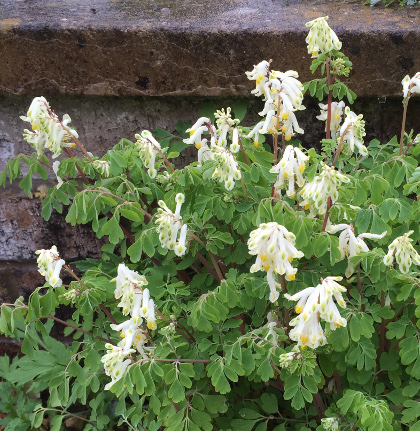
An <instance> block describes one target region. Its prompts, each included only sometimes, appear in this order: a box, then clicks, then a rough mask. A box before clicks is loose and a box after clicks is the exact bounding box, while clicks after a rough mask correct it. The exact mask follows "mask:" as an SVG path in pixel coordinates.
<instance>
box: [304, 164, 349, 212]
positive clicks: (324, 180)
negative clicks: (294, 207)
mask: <svg viewBox="0 0 420 431" xmlns="http://www.w3.org/2000/svg"><path fill="white" fill-rule="evenodd" d="M321 165H322V172H321V173H320V174H319V175H317V176H316V177H315V178H314V180H313V181H311V182H310V183H307V184H305V186H304V187H303V189H302V190H301V191H300V195H301V197H302V198H303V199H304V200H303V202H302V206H304V208H305V209H308V208H309V207H310V206H311V204H312V203H313V205H314V206H315V208H316V209H317V211H318V214H324V213H325V211H326V209H327V199H328V198H331V200H332V202H333V203H334V202H336V201H337V199H338V190H337V188H338V187H339V186H340V185H341V184H342V183H348V182H350V179H349V178H348V177H346V176H345V175H343V174H342V173H340V172H338V171H336V170H335V169H334V167H332V166H328V165H326V164H325V163H322V162H321Z"/></svg>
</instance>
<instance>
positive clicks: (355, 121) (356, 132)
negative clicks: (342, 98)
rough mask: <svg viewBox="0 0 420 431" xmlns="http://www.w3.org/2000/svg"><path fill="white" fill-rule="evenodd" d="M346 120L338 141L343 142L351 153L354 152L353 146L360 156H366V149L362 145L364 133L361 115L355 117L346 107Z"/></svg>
mask: <svg viewBox="0 0 420 431" xmlns="http://www.w3.org/2000/svg"><path fill="white" fill-rule="evenodd" d="M344 112H345V114H346V118H345V119H344V123H343V125H342V126H341V129H340V139H341V140H343V141H345V142H346V143H347V145H348V146H349V149H350V151H351V152H353V151H354V146H355V145H356V147H357V148H358V150H359V153H360V154H361V155H362V156H367V155H368V151H367V148H366V147H365V146H364V145H363V137H364V136H366V133H365V121H364V120H362V118H363V115H362V114H360V115H356V114H355V113H354V112H353V111H350V108H349V107H348V106H346V109H345V111H344Z"/></svg>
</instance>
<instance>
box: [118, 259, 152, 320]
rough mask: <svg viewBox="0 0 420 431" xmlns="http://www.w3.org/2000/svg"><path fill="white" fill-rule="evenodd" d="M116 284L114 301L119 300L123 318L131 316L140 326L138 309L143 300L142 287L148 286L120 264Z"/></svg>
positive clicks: (140, 277) (143, 279)
mask: <svg viewBox="0 0 420 431" xmlns="http://www.w3.org/2000/svg"><path fill="white" fill-rule="evenodd" d="M116 282H117V285H116V288H115V292H114V295H115V298H116V299H119V298H121V300H120V303H119V304H118V307H121V308H122V313H123V314H124V316H126V315H127V314H131V316H132V318H133V319H134V321H135V323H136V324H140V323H141V321H140V320H141V316H140V315H139V309H140V304H141V301H142V299H143V291H142V287H143V286H145V285H147V284H148V282H147V280H146V278H145V277H144V276H143V275H140V274H138V273H137V272H135V271H132V270H131V269H129V268H127V267H126V266H125V265H124V264H123V263H120V264H119V265H118V276H117V278H116Z"/></svg>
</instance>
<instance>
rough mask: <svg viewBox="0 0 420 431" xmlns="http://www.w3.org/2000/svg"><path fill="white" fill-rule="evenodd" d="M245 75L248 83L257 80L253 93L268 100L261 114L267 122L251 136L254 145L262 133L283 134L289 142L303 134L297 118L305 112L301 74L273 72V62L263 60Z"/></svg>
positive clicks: (262, 122)
mask: <svg viewBox="0 0 420 431" xmlns="http://www.w3.org/2000/svg"><path fill="white" fill-rule="evenodd" d="M246 75H247V76H248V79H249V80H251V81H256V88H255V89H254V90H253V91H251V93H252V94H255V95H256V96H262V98H263V100H264V101H265V105H264V109H263V110H262V111H261V112H260V113H259V115H261V116H262V117H265V119H264V120H263V121H260V122H259V123H258V124H257V125H256V126H255V127H254V128H253V129H252V130H251V132H250V133H249V134H248V137H249V138H251V139H254V143H255V145H257V144H258V138H259V135H260V134H265V133H270V134H276V133H282V134H284V136H285V139H286V141H288V140H290V139H291V137H292V136H293V135H294V134H296V133H303V130H302V129H301V128H300V127H299V124H298V122H297V119H296V115H295V111H300V110H303V109H305V107H304V106H303V105H302V100H303V85H302V83H301V82H300V81H298V80H297V78H298V77H299V75H298V73H297V72H295V71H294V70H289V71H287V72H279V71H276V70H273V71H270V63H269V62H268V61H265V60H264V61H262V62H260V63H259V64H257V65H256V66H254V69H253V70H251V71H250V72H246Z"/></svg>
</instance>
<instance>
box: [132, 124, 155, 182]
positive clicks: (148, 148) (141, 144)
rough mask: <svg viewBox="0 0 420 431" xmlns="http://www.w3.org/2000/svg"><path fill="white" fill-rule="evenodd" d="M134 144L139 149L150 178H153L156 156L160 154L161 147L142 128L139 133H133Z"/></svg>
mask: <svg viewBox="0 0 420 431" xmlns="http://www.w3.org/2000/svg"><path fill="white" fill-rule="evenodd" d="M135 138H136V139H137V141H136V143H135V144H136V146H137V148H138V150H139V156H140V159H141V161H142V162H143V164H144V166H145V167H146V168H147V173H148V174H149V176H150V178H155V177H156V174H157V171H156V169H155V160H156V156H157V155H158V154H160V152H161V147H160V144H159V142H158V141H156V139H155V138H154V137H153V135H152V134H151V133H150V132H149V131H148V130H143V131H142V132H141V135H138V134H137V135H135Z"/></svg>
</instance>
